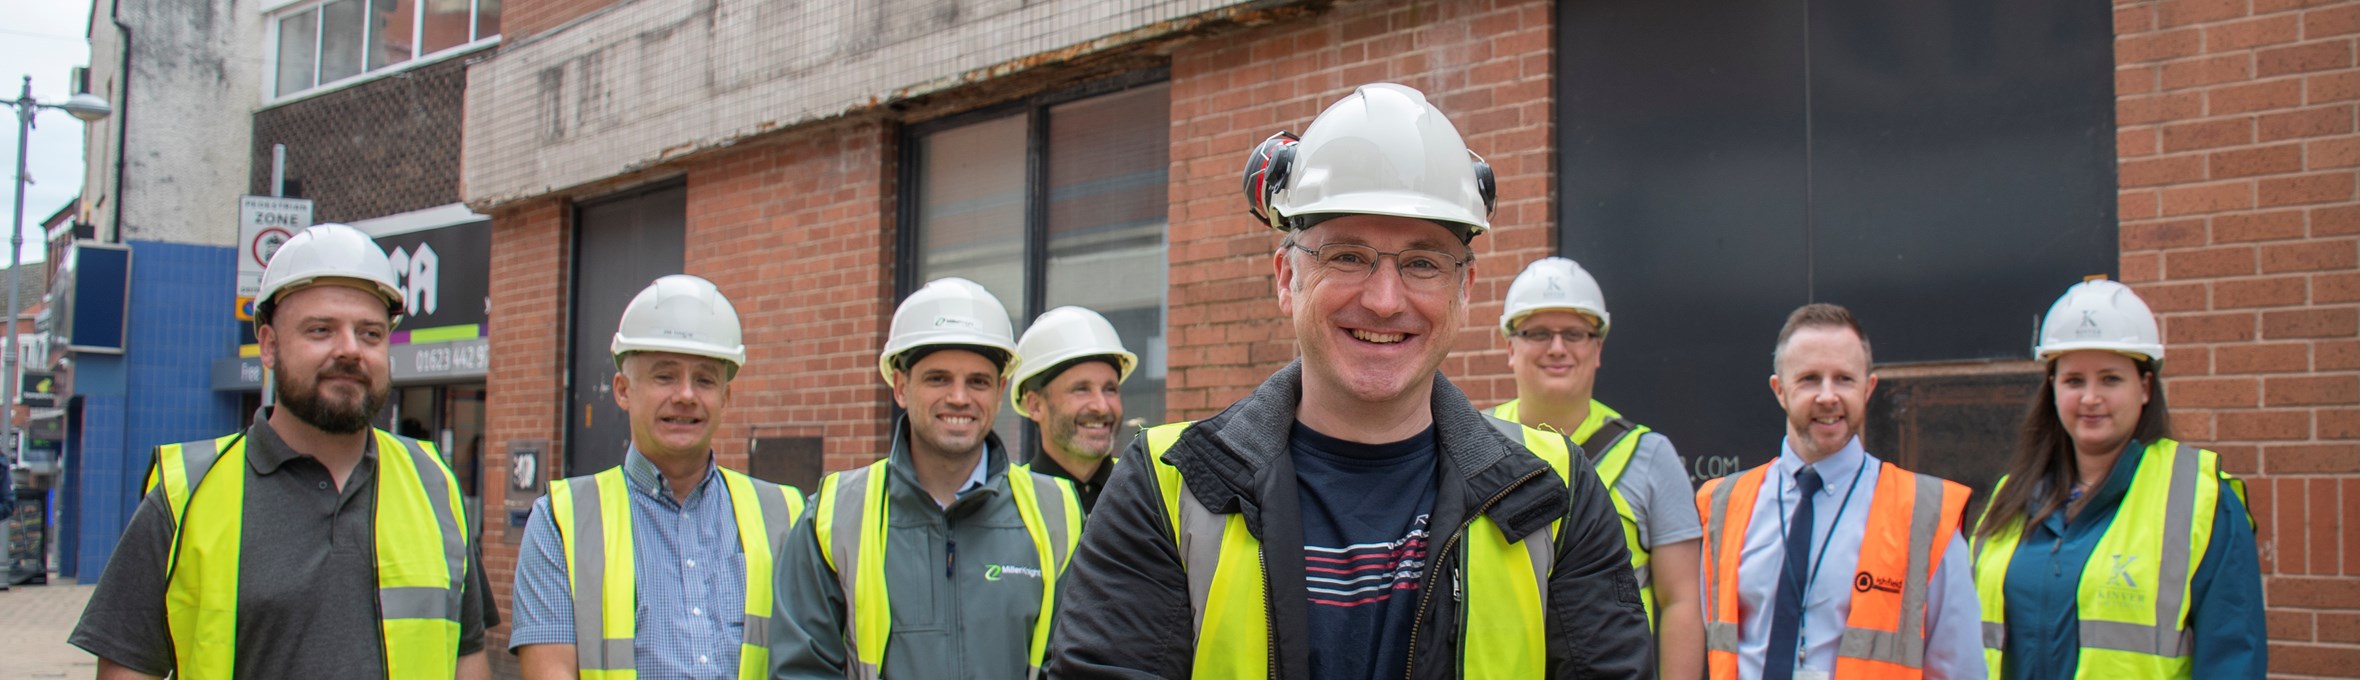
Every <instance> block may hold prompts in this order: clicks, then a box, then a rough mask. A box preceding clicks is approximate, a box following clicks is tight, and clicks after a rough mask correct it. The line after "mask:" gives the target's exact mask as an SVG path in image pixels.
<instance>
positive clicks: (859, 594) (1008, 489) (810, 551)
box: [770, 277, 1082, 679]
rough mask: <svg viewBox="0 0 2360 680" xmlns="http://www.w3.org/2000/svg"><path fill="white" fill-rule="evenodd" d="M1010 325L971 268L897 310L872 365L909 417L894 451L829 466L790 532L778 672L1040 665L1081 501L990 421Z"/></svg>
mask: <svg viewBox="0 0 2360 680" xmlns="http://www.w3.org/2000/svg"><path fill="white" fill-rule="evenodd" d="M1010 330H1011V329H1010V328H1009V323H1008V310H1007V308H1006V307H1003V306H1001V304H1000V301H999V299H998V298H996V297H993V296H992V294H991V292H990V291H987V290H984V288H983V286H981V285H978V284H976V283H975V282H973V281H969V280H966V279H961V278H955V277H953V278H942V279H936V280H934V281H933V282H931V283H928V284H926V286H925V287H924V288H921V289H919V290H918V291H917V292H915V293H912V294H910V297H909V299H907V300H904V301H902V303H901V306H900V308H898V309H895V310H894V312H893V324H892V327H891V330H890V331H889V332H888V333H887V335H886V338H885V351H884V352H883V353H882V354H881V355H880V356H879V357H878V360H877V367H878V371H879V372H880V373H882V374H883V375H884V377H885V383H886V385H888V386H890V387H892V388H893V401H894V403H896V404H898V405H900V406H901V408H902V409H903V410H904V411H905V412H906V413H905V414H904V415H902V416H901V417H900V418H898V419H897V420H896V421H895V422H894V423H893V429H892V433H893V446H892V449H891V450H890V451H888V452H887V454H886V456H885V458H884V459H883V460H879V461H877V462H876V463H874V464H871V465H868V466H865V467H860V468H855V469H852V470H846V471H843V472H837V473H834V474H830V475H828V476H827V478H826V479H825V480H822V481H821V482H820V491H819V493H818V494H817V495H815V496H813V497H812V506H811V507H812V515H811V521H808V522H804V523H802V524H800V525H797V526H796V528H795V531H794V533H793V534H791V535H789V536H788V537H787V545H786V548H785V549H784V551H783V552H782V553H781V555H780V557H779V560H780V562H781V564H780V565H779V572H778V593H779V597H778V600H777V602H778V604H777V606H776V609H775V611H776V613H775V614H773V615H772V621H773V622H772V624H771V628H770V630H771V635H770V648H771V658H772V661H773V664H774V665H773V670H772V677H777V678H846V677H849V678H872V679H873V678H905V679H906V678H1019V677H1032V676H1035V675H1037V674H1038V673H1039V671H1040V666H1041V659H1042V655H1043V653H1044V652H1045V650H1046V649H1047V643H1048V635H1049V623H1050V620H1051V614H1052V613H1054V612H1056V611H1057V610H1058V608H1057V600H1056V598H1057V589H1058V583H1057V579H1058V574H1059V572H1060V571H1062V568H1063V567H1064V565H1065V562H1066V559H1067V557H1068V556H1069V555H1071V554H1072V552H1073V544H1074V541H1075V539H1076V537H1077V536H1079V535H1080V533H1081V521H1082V507H1081V502H1080V501H1079V500H1078V499H1076V498H1075V497H1074V493H1073V488H1072V487H1071V486H1070V485H1068V484H1066V483H1065V481H1064V480H1060V479H1057V478H1054V477H1049V476H1047V475H1042V474H1038V473H1034V472H1031V471H1029V470H1026V469H1025V468H1024V466H1021V465H1011V464H1010V462H1009V460H1008V449H1007V447H1006V446H1004V445H1002V444H1001V443H1000V437H999V435H997V434H994V433H993V432H992V418H993V416H995V415H998V413H999V404H1000V395H1001V394H1002V393H1003V390H1005V389H1006V387H1005V386H1004V385H1005V381H1006V380H1007V378H1008V376H1009V374H1011V373H1014V372H1015V370H1016V368H1017V359H1016V348H1015V345H1014V343H1015V338H1014V337H1013V336H1012V334H1011V333H1010V332H1009V331H1010Z"/></svg>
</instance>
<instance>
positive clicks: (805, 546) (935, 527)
mask: <svg viewBox="0 0 2360 680" xmlns="http://www.w3.org/2000/svg"><path fill="white" fill-rule="evenodd" d="M908 425H909V424H908V422H907V419H906V418H904V419H903V420H901V421H898V422H895V423H894V427H893V432H894V435H893V450H892V454H891V459H890V460H891V462H889V463H887V466H886V467H887V477H886V483H885V500H886V504H887V505H888V506H889V507H890V508H891V510H890V512H889V514H888V524H889V527H888V528H887V530H886V532H887V539H886V548H885V584H886V599H887V600H889V601H890V602H891V606H892V620H893V628H892V631H893V632H892V634H891V635H889V636H887V638H886V644H885V664H884V666H883V667H882V668H881V669H880V671H881V673H882V674H883V676H884V677H886V678H927V679H931V678H944V679H949V678H973V679H975V680H1007V679H1009V678H1022V677H1024V675H1025V666H1026V665H1027V663H1028V659H1027V655H1028V651H1029V649H1030V647H1029V646H1028V645H1030V644H1031V641H1032V633H1033V621H1034V619H1035V618H1036V617H1039V616H1043V615H1045V614H1044V613H1043V612H1041V611H1040V608H1041V588H1042V579H1041V577H1040V574H1041V572H1040V569H1042V565H1041V564H1040V557H1039V553H1037V552H1035V549H1034V547H1033V542H1032V536H1031V535H1030V534H1028V533H1026V532H1025V529H1024V518H1023V517H1022V516H1021V515H1020V514H1019V513H1018V511H1017V509H1016V500H1015V497H1014V496H1013V495H1011V494H1010V492H1009V485H1008V475H1009V474H1032V475H1034V477H1035V479H1034V481H1035V482H1036V483H1039V484H1043V485H1054V484H1057V482H1056V480H1053V479H1050V478H1048V477H1044V476H1041V475H1038V474H1035V473H1032V472H1030V471H1028V470H1026V469H1025V468H1024V467H1022V466H1013V467H1012V466H1010V465H1009V464H1008V454H1007V449H1006V447H1004V446H1002V445H1001V443H1000V439H999V435H997V434H993V435H989V436H987V437H985V440H984V451H985V453H984V456H985V458H984V466H985V472H986V475H987V477H986V482H985V485H984V486H983V487H982V488H979V489H975V490H973V491H969V492H967V493H965V494H962V495H960V496H959V498H958V500H956V501H953V502H952V503H951V506H950V507H949V508H948V509H944V508H941V507H939V506H936V505H935V504H934V499H933V498H931V497H929V496H927V495H926V492H925V490H924V489H921V488H919V487H918V477H917V472H916V470H915V468H913V467H912V463H911V462H910V451H909V445H908V442H907V441H906V440H905V437H906V435H907V433H908V431H909V429H908ZM839 474H841V473H839ZM845 491H853V492H857V490H855V489H843V488H839V489H838V492H845ZM1068 493H1070V491H1069V492H1068ZM833 500H834V499H833V498H831V497H828V496H814V497H813V498H812V503H811V505H810V508H811V509H809V510H805V511H804V513H803V517H804V519H803V521H801V522H798V523H797V524H796V525H795V529H794V531H792V532H790V533H789V534H788V535H787V540H786V541H785V543H784V544H783V545H781V546H780V547H779V552H778V554H777V556H776V561H775V565H776V567H775V569H776V571H775V573H776V583H777V588H776V590H775V598H774V600H773V604H772V605H771V623H770V666H771V673H770V675H771V677H772V678H812V679H819V678H828V679H836V680H840V679H841V678H844V677H845V666H846V664H847V662H848V661H849V659H850V657H851V654H852V650H850V649H849V648H847V647H846V645H845V644H844V627H845V625H846V622H847V621H848V619H847V618H846V615H845V611H846V607H848V606H850V603H851V601H852V598H851V594H850V593H846V592H844V590H843V588H842V587H840V586H839V585H838V582H837V580H836V572H835V570H833V569H830V568H829V567H828V563H827V561H826V559H825V558H824V557H822V556H821V554H820V549H819V540H818V534H817V532H816V531H814V530H813V528H812V521H813V519H814V518H815V517H817V516H818V512H817V509H818V508H820V507H822V505H823V504H826V503H830V502H833Z"/></svg>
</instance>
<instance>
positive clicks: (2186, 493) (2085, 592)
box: [1975, 439, 2243, 678]
mask: <svg viewBox="0 0 2360 680" xmlns="http://www.w3.org/2000/svg"><path fill="white" fill-rule="evenodd" d="M2133 475H2135V476H2134V477H2132V479H2131V487H2130V490H2129V492H2127V493H2126V494H2125V495H2124V496H2123V499H2122V505H2121V506H2120V507H2118V508H2117V509H2116V510H2115V511H2114V520H2113V521H2112V522H2111V523H2110V524H2108V525H2107V527H2106V533H2105V535H2103V536H2100V537H2099V538H2098V544H2097V546H2096V547H2094V548H2093V549H2092V550H2091V551H2090V560H2089V562H2088V563H2087V564H2085V565H2083V567H2082V571H2081V580H2080V583H2081V586H2080V587H2078V588H2076V591H2077V595H2076V597H2075V604H2076V606H2077V610H2076V611H2077V612H2078V614H2079V617H2080V620H2081V623H2080V632H2081V653H2080V656H2081V663H2080V667H2079V668H2076V669H2075V670H2074V677H2078V678H2097V677H2106V678H2184V677H2188V675H2189V673H2191V672H2193V671H2194V668H2195V667H2194V658H2193V657H2192V656H2191V653H2192V652H2193V651H2194V636H2193V634H2192V633H2191V632H2190V631H2189V630H2188V627H2187V626H2188V609H2189V602H2188V594H2189V588H2190V584H2191V583H2193V582H2194V580H2195V578H2196V569H2195V566H2196V562H2197V561H2198V560H2201V559H2203V556H2204V551H2205V550H2206V549H2207V547H2208V546H2209V545H2210V544H2211V543H2212V527H2213V516H2214V513H2216V512H2218V511H2219V509H2220V484H2218V483H2217V482H2216V481H2215V480H2224V481H2229V482H2231V485H2230V488H2231V490H2232V492H2236V493H2239V495H2240V496H2241V497H2242V496H2243V493H2242V491H2243V485H2242V484H2238V483H2236V481H2235V479H2234V478H2233V477H2230V476H2229V475H2228V474H2227V473H2224V472H2221V470H2220V456H2219V454H2215V453H2213V452H2211V451H2206V450H2203V449H2197V448H2191V447H2188V446H2185V445H2182V444H2181V443H2179V442H2176V441H2172V440H2170V439H2159V440H2157V441H2156V442H2155V443H2153V444H2150V445H2148V446H2147V448H2146V452H2145V453H2144V454H2143V455H2142V456H2141V457H2140V459H2139V467H2138V470H2136V471H2135V472H2134V473H2133ZM2007 482H2008V480H2007V479H2006V478H2001V479H2000V481H1999V485H2000V486H2004V485H2006V484H2007ZM2000 486H1993V487H1992V495H1993V496H1997V495H1998V494H1999V489H2000ZM1986 514H1987V515H1988V514H1989V513H1988V509H1986ZM2023 529H2024V524H2023V520H2022V519H2018V520H2016V521H2015V522H2011V523H2009V524H2008V525H2007V526H2006V527H2002V528H2000V529H1999V530H1998V531H1996V532H1994V533H1992V534H1991V535H1990V536H1983V535H1982V533H1981V532H1980V531H1978V532H1977V538H1976V540H1975V593H1976V595H1977V596H1978V598H1979V599H1980V600H1981V602H1982V605H1983V647H1984V649H1983V659H1984V662H1985V663H1986V665H1987V666H1988V667H1989V668H1990V672H1991V674H1992V675H1993V676H1994V677H1997V676H1998V675H1999V672H2000V668H2001V663H2002V661H2003V658H2002V657H2003V655H2004V654H2005V652H2006V649H2007V597H2006V593H2007V576H2008V565H2009V563H2010V562H2012V561H2013V560H2014V558H2015V555H2016V548H2017V545H2018V543H2019V541H2021V539H2022V538H2023Z"/></svg>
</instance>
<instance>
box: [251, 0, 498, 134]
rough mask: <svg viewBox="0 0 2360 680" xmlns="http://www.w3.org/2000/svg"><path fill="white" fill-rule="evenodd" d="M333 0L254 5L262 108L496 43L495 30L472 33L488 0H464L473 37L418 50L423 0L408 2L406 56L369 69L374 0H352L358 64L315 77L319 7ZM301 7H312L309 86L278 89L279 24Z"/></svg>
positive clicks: (320, 37) (322, 34) (322, 31)
mask: <svg viewBox="0 0 2360 680" xmlns="http://www.w3.org/2000/svg"><path fill="white" fill-rule="evenodd" d="M339 1H340V0H301V1H299V2H283V3H278V4H276V5H269V6H265V7H264V8H262V9H261V10H260V12H261V14H262V56H263V59H262V61H263V74H264V75H263V77H262V81H263V87H262V91H261V96H262V108H266V109H267V108H270V107H274V106H278V105H281V104H286V103H289V102H295V101H301V100H304V99H309V98H312V97H316V96H319V95H323V94H327V93H330V92H335V91H338V90H342V89H345V88H348V87H352V86H354V85H359V84H361V83H366V82H370V81H373V80H376V79H378V78H383V77H386V76H390V75H393V74H396V73H401V72H403V71H407V70H410V69H414V68H420V67H423V66H427V65H430V64H435V63H440V62H442V61H444V60H447V59H450V58H453V57H457V56H460V55H463V54H467V53H470V52H474V51H476V50H480V49H483V48H487V47H491V46H493V45H498V44H500V35H499V34H496V33H495V34H492V35H489V36H477V33H478V32H480V31H481V30H482V29H483V15H482V10H483V4H484V3H485V2H489V1H492V0H468V13H467V35H469V36H471V37H473V39H471V40H468V41H466V42H462V43H459V44H457V45H452V46H450V47H445V48H443V49H441V50H439V51H435V52H427V53H419V52H418V51H417V50H418V46H419V45H420V44H421V43H422V42H423V41H424V35H425V31H426V24H425V20H424V17H425V14H426V3H425V2H424V1H423V0H421V1H419V2H415V3H412V4H411V11H412V17H413V20H412V21H411V22H410V44H411V46H412V47H411V53H410V58H409V59H407V60H404V61H402V62H401V63H398V64H393V65H391V66H386V67H384V68H379V69H375V70H371V69H370V68H369V54H368V46H369V38H370V35H371V30H370V29H371V27H370V26H369V22H368V21H366V20H365V18H366V17H367V16H368V12H369V9H370V6H371V5H373V4H374V2H373V0H354V1H355V2H359V3H361V16H362V17H363V18H364V21H362V22H361V43H360V44H361V50H362V53H361V58H360V66H361V70H360V72H359V73H355V74H353V75H349V76H345V77H343V78H338V79H336V80H333V81H329V82H318V80H319V77H320V63H321V61H322V55H321V53H320V48H321V47H322V46H323V45H324V44H325V43H326V41H327V30H326V26H324V25H323V23H322V22H325V21H326V18H325V17H326V16H327V12H326V9H325V8H326V7H327V6H328V5H330V4H333V3H336V2H339ZM304 12H315V14H314V15H313V17H312V22H313V23H312V26H313V31H312V48H311V49H312V56H311V77H312V80H313V83H312V85H311V86H310V87H307V88H304V89H301V90H297V91H295V92H293V93H288V94H281V93H279V91H278V88H279V82H278V80H279V30H280V28H279V27H280V25H281V23H282V22H283V21H284V20H286V19H289V18H292V17H294V16H295V15H298V14H302V13H304Z"/></svg>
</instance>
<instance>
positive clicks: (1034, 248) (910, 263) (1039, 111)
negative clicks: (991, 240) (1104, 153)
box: [893, 66, 1171, 320]
mask: <svg viewBox="0 0 2360 680" xmlns="http://www.w3.org/2000/svg"><path fill="white" fill-rule="evenodd" d="M1169 82H1171V68H1170V67H1168V66H1158V67H1156V68H1152V69H1147V70H1142V71H1133V72H1130V73H1125V74H1122V75H1119V76H1114V77H1111V78H1105V79H1101V80H1095V81H1091V82H1088V83H1083V84H1081V85H1077V86H1074V87H1071V88H1066V89H1062V90H1057V91H1054V92H1047V93H1043V94H1037V95H1033V96H1031V97H1026V98H1024V99H1019V100H1015V101H1009V102H1002V103H999V104H994V105H991V106H987V107H982V108H977V109H973V110H969V111H963V112H960V113H956V114H952V115H948V116H943V117H941V118H934V119H930V120H926V121H921V122H918V123H912V124H909V125H905V126H903V127H902V130H901V134H900V135H899V139H898V140H896V141H897V142H898V143H899V144H900V146H901V148H899V149H896V150H895V154H894V155H895V161H896V162H895V169H894V181H895V182H897V183H898V184H899V186H897V187H896V188H895V190H894V194H895V198H896V201H897V204H898V205H899V206H900V208H899V209H897V210H895V211H894V216H893V226H894V235H893V237H894V238H893V240H894V243H893V248H894V258H893V261H894V272H893V279H894V281H893V299H894V302H895V304H900V301H901V300H903V299H907V298H908V297H909V296H910V294H911V293H914V292H917V290H918V287H919V286H922V285H925V283H926V282H924V281H920V280H918V260H917V255H918V252H919V250H921V249H922V248H923V247H924V245H925V244H923V243H921V242H919V238H918V210H917V205H918V202H917V201H918V198H919V197H918V195H917V194H916V190H917V188H918V185H919V184H920V180H921V179H922V178H921V177H919V174H920V172H921V171H922V168H921V167H919V160H920V159H919V158H918V148H919V140H920V139H922V138H924V137H925V136H927V135H930V134H934V133H936V132H941V131H943V130H948V129H951V128H957V127H964V126H967V125H971V124H975V123H980V122H983V121H987V120H992V119H995V118H1003V117H1007V116H1010V115H1021V116H1025V121H1024V134H1025V142H1024V187H1025V192H1024V193H1025V196H1024V300H1023V302H1022V303H1021V304H1023V305H1024V309H1020V310H1014V311H1015V312H1016V315H1017V316H1018V317H1019V318H1020V319H1024V320H1030V319H1032V318H1033V317H1036V316H1040V315H1041V312H1045V311H1049V310H1048V309H1046V308H1045V305H1046V304H1047V302H1048V299H1049V290H1048V288H1049V286H1048V283H1049V281H1048V278H1049V192H1048V191H1047V190H1046V187H1047V186H1048V184H1049V163H1048V159H1049V116H1048V115H1047V114H1048V112H1049V109H1051V108H1054V107H1056V106H1057V105H1059V104H1067V103H1072V102H1076V101H1081V100H1084V99H1089V98H1092V97H1098V96H1103V95H1110V94H1114V93H1117V92H1121V91H1124V90H1129V89H1132V88H1137V87H1145V86H1149V85H1157V84H1163V83H1169ZM1166 134H1167V141H1168V139H1169V133H1166Z"/></svg>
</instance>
